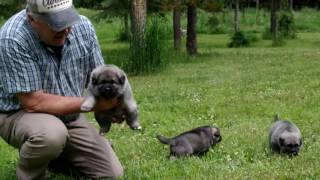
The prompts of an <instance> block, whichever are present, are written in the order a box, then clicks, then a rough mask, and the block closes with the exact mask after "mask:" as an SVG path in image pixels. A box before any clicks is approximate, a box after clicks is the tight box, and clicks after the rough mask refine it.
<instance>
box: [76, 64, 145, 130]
mask: <svg viewBox="0 0 320 180" xmlns="http://www.w3.org/2000/svg"><path fill="white" fill-rule="evenodd" d="M88 93H89V95H88V96H87V97H86V99H85V101H84V102H83V104H82V105H81V110H83V111H90V110H91V109H92V108H93V107H94V105H95V104H96V102H97V100H98V99H106V100H108V99H113V98H118V101H119V105H118V106H117V107H115V108H113V109H110V110H108V111H103V112H95V114H94V115H95V119H96V120H97V122H98V124H99V126H100V134H101V135H103V134H105V133H107V132H108V131H109V130H110V127H111V122H112V121H114V119H116V120H117V121H119V120H120V122H122V121H123V120H126V123H127V124H128V125H129V126H130V128H131V129H141V126H140V123H139V121H138V106H137V103H136V101H135V100H134V98H133V94H132V90H131V86H130V84H129V81H128V78H127V75H126V74H125V72H124V71H122V70H121V69H120V68H119V67H117V66H115V65H110V64H108V65H101V66H98V67H97V68H95V69H94V70H93V71H92V72H91V77H90V82H89V86H88Z"/></svg>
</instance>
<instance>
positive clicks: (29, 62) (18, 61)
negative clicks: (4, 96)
mask: <svg viewBox="0 0 320 180" xmlns="http://www.w3.org/2000/svg"><path fill="white" fill-rule="evenodd" d="M0 52H1V53H0V82H1V88H2V90H3V91H4V92H6V93H21V92H32V91H37V90H40V89H41V78H40V77H41V76H40V70H39V65H38V64H37V61H36V59H35V58H33V57H32V55H31V54H32V51H31V50H27V48H25V47H23V46H21V45H20V44H19V42H17V41H16V40H14V39H1V40H0Z"/></svg>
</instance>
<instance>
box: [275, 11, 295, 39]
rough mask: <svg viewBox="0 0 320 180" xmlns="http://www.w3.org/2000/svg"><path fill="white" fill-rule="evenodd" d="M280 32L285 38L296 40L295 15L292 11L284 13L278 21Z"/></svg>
mask: <svg viewBox="0 0 320 180" xmlns="http://www.w3.org/2000/svg"><path fill="white" fill-rule="evenodd" d="M278 24H279V31H280V33H281V35H282V36H283V37H284V38H289V39H294V38H296V30H295V24H294V18H293V14H292V12H290V11H282V12H281V13H280V18H279V21H278Z"/></svg>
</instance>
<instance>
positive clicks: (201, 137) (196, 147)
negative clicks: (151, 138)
mask: <svg viewBox="0 0 320 180" xmlns="http://www.w3.org/2000/svg"><path fill="white" fill-rule="evenodd" d="M157 138H158V139H159V141H160V142H161V143H163V144H168V145H170V155H173V156H177V157H181V156H187V155H193V154H195V155H201V154H204V153H206V152H208V151H209V149H210V148H211V147H212V146H214V145H215V144H217V143H219V142H220V141H221V140H222V137H221V135H220V130H219V128H217V127H213V126H201V127H198V128H195V129H192V130H190V131H187V132H184V133H182V134H180V135H178V136H175V137H173V138H165V137H163V136H161V135H157Z"/></svg>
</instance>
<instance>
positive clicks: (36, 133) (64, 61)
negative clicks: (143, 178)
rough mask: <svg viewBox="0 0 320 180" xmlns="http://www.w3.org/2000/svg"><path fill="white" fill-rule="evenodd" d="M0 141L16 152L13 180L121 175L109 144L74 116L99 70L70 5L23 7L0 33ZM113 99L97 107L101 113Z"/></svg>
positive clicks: (85, 26) (38, 0) (95, 49)
mask: <svg viewBox="0 0 320 180" xmlns="http://www.w3.org/2000/svg"><path fill="white" fill-rule="evenodd" d="M0 52H1V53H0V135H1V137H2V138H3V139H4V140H5V141H6V142H7V143H9V144H10V145H12V146H14V147H16V148H18V149H19V161H18V165H17V169H16V175H17V179H23V180H25V179H44V178H45V173H46V169H47V167H48V166H49V167H52V168H53V169H55V168H56V169H59V168H60V169H63V168H64V167H61V165H65V163H67V164H70V166H68V167H72V168H73V169H76V170H77V172H79V173H81V175H84V176H86V177H90V178H117V177H119V176H122V174H123V169H122V166H121V164H120V162H119V160H118V158H117V157H116V155H115V153H114V151H113V150H112V148H111V146H110V143H109V142H108V141H107V140H106V139H105V138H104V137H103V136H100V135H99V134H98V133H97V130H96V129H95V128H94V127H93V126H91V125H90V124H89V123H88V122H87V121H86V119H85V117H84V115H83V114H81V111H80V106H81V103H82V102H83V101H84V98H83V97H81V95H82V94H83V91H84V88H85V87H86V85H87V83H88V79H89V74H90V72H91V70H92V69H93V68H95V67H96V66H98V65H101V64H103V58H102V55H101V50H100V47H99V44H98V41H97V37H96V34H95V30H94V27H93V26H92V24H91V23H90V21H89V20H88V19H87V18H86V17H84V16H80V15H78V13H77V12H76V10H75V9H74V7H73V4H72V0H55V1H48V0H27V8H26V10H22V11H20V12H18V13H17V14H15V15H14V16H12V17H11V18H10V19H9V20H8V21H7V22H6V23H5V24H4V25H3V26H2V28H1V30H0ZM116 105H117V100H116V99H114V100H111V101H107V102H98V103H97V105H96V106H95V108H94V110H95V111H101V110H107V109H110V108H112V107H114V106H116Z"/></svg>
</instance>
